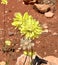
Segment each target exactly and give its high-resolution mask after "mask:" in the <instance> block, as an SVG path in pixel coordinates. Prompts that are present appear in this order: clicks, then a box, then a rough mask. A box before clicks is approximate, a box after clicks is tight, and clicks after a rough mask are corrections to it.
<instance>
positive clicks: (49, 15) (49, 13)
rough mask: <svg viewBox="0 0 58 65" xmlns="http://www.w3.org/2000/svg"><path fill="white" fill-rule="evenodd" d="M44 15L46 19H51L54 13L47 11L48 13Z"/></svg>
mask: <svg viewBox="0 0 58 65" xmlns="http://www.w3.org/2000/svg"><path fill="white" fill-rule="evenodd" d="M44 15H45V16H46V17H47V18H51V17H53V16H54V13H53V12H51V11H49V12H46V13H45V14H44Z"/></svg>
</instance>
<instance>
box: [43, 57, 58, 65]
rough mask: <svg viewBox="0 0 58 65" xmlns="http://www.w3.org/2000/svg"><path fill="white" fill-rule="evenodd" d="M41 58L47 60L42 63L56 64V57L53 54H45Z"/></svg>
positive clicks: (57, 61) (57, 64)
mask: <svg viewBox="0 0 58 65" xmlns="http://www.w3.org/2000/svg"><path fill="white" fill-rule="evenodd" d="M43 59H45V60H47V61H48V62H47V64H43V65H58V58H57V57H55V56H46V57H44V58H43Z"/></svg>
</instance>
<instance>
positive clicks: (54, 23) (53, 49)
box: [0, 0, 58, 65]
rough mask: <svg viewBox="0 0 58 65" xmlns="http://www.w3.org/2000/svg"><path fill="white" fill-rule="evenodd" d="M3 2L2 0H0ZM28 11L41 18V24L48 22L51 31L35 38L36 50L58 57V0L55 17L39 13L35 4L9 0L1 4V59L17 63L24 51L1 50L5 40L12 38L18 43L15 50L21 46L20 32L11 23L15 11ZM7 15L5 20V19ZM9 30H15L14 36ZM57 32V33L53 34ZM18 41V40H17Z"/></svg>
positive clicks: (10, 64)
mask: <svg viewBox="0 0 58 65" xmlns="http://www.w3.org/2000/svg"><path fill="white" fill-rule="evenodd" d="M0 2H1V0H0ZM15 12H21V13H22V14H24V12H28V13H29V14H30V15H32V16H33V17H34V18H35V19H36V20H39V22H40V24H41V25H43V24H47V26H48V30H50V31H51V32H48V33H43V34H42V35H41V36H40V37H39V38H38V39H36V40H34V42H35V47H34V51H36V52H37V53H38V54H39V55H40V56H42V57H44V56H48V55H54V56H56V57H58V19H57V18H58V1H57V2H56V11H55V15H54V17H53V18H46V17H45V16H44V15H43V14H40V13H38V12H37V11H35V10H34V9H33V5H25V4H24V3H23V1H22V0H9V3H8V5H6V6H5V14H4V5H2V4H0V61H2V60H5V61H9V65H15V63H16V59H17V57H18V56H20V54H21V53H22V51H19V52H9V53H3V51H2V50H1V49H2V47H3V44H4V40H7V39H9V40H11V41H12V42H13V43H17V44H16V46H15V50H17V48H19V41H20V38H21V36H20V34H19V32H17V30H15V29H14V27H13V26H12V25H11V22H12V21H13V17H14V13H15ZM4 16H5V21H4ZM9 32H13V33H14V36H9ZM55 33H57V34H56V35H53V34H55ZM16 41H17V42H16Z"/></svg>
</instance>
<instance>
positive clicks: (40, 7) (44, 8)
mask: <svg viewBox="0 0 58 65" xmlns="http://www.w3.org/2000/svg"><path fill="white" fill-rule="evenodd" d="M34 7H35V8H36V9H37V10H38V11H39V12H41V13H45V12H47V11H49V10H50V5H47V4H34Z"/></svg>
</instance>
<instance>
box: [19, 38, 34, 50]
mask: <svg viewBox="0 0 58 65" xmlns="http://www.w3.org/2000/svg"><path fill="white" fill-rule="evenodd" d="M33 46H34V43H33V42H31V40H30V39H23V38H22V39H21V43H20V47H21V48H22V49H23V50H26V49H31V47H33Z"/></svg>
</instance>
